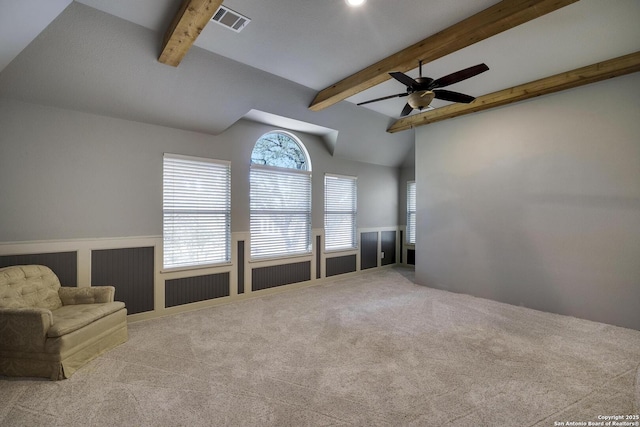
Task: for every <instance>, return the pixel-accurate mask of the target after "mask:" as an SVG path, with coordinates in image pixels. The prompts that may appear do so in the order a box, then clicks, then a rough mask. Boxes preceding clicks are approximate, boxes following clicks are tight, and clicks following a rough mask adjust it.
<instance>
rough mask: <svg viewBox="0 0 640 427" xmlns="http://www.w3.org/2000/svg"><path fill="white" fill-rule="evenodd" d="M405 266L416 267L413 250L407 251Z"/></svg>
mask: <svg viewBox="0 0 640 427" xmlns="http://www.w3.org/2000/svg"><path fill="white" fill-rule="evenodd" d="M407 264H409V265H416V251H415V249H407Z"/></svg>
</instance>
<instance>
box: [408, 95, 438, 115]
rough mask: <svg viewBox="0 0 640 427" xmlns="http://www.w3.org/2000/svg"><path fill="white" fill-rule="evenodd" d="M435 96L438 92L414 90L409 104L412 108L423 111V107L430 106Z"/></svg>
mask: <svg viewBox="0 0 640 427" xmlns="http://www.w3.org/2000/svg"><path fill="white" fill-rule="evenodd" d="M435 96H436V94H435V93H433V92H432V91H430V90H423V91H420V92H413V93H412V94H410V95H409V98H408V99H407V104H409V105H410V106H411V108H413V109H414V110H420V111H422V109H424V108H426V107H428V106H429V104H431V101H433V98H434V97H435Z"/></svg>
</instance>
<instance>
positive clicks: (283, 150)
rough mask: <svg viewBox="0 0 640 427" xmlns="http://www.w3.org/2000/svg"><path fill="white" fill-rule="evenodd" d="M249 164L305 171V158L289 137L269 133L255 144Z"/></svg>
mask: <svg viewBox="0 0 640 427" xmlns="http://www.w3.org/2000/svg"><path fill="white" fill-rule="evenodd" d="M251 164H252V165H268V166H276V167H279V168H288V169H297V170H307V156H306V155H305V153H304V152H303V151H302V149H301V148H300V145H298V143H297V142H296V141H295V140H294V139H293V138H292V137H291V136H289V135H288V134H286V133H281V132H271V133H268V134H266V135H264V136H262V137H261V138H260V139H259V140H258V142H256V145H255V147H253V152H252V153H251Z"/></svg>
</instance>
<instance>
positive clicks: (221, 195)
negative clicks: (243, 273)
mask: <svg viewBox="0 0 640 427" xmlns="http://www.w3.org/2000/svg"><path fill="white" fill-rule="evenodd" d="M163 239H164V251H163V252H164V260H163V265H164V268H178V267H188V266H198V265H207V264H216V263H222V262H229V261H230V259H231V250H230V249H231V167H230V164H229V163H228V162H222V161H215V160H209V159H201V158H195V157H186V156H178V155H174V154H165V155H164V174H163Z"/></svg>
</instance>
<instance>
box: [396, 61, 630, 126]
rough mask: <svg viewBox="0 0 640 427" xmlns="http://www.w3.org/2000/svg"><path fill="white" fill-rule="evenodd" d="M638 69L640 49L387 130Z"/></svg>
mask: <svg viewBox="0 0 640 427" xmlns="http://www.w3.org/2000/svg"><path fill="white" fill-rule="evenodd" d="M637 71H640V51H638V52H635V53H631V54H629V55H625V56H620V57H618V58H614V59H610V60H608V61H604V62H598V63H597V64H593V65H588V66H586V67H582V68H577V69H575V70H572V71H568V72H566V73H560V74H556V75H555V76H551V77H547V78H544V79H540V80H536V81H533V82H529V83H525V84H522V85H519V86H514V87H512V88H509V89H504V90H500V91H497V92H493V93H490V94H488V95H483V96H479V97H478V98H476V100H475V101H473V102H472V103H471V104H450V105H447V106H445V107H441V108H436V109H435V110H430V111H426V112H424V113H420V114H415V115H413V116H408V117H405V118H402V119H399V120H397V121H396V122H395V123H393V124H392V125H391V127H390V128H389V129H387V132H390V133H394V132H399V131H402V130H407V129H411V128H414V127H417V126H424V125H428V124H429V123H435V122H439V121H442V120H446V119H450V118H453V117H458V116H463V115H465V114H471V113H475V112H476V111H482V110H488V109H490V108H494V107H499V106H501V105H506V104H511V103H513V102H518V101H523V100H525V99H529V98H534V97H536V96H540V95H546V94H549V93H553V92H559V91H562V90H565V89H571V88H574V87H577V86H582V85H586V84H589V83H595V82H598V81H600V80H605V79H610V78H612V77H617V76H623V75H625V74H631V73H635V72H637Z"/></svg>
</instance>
